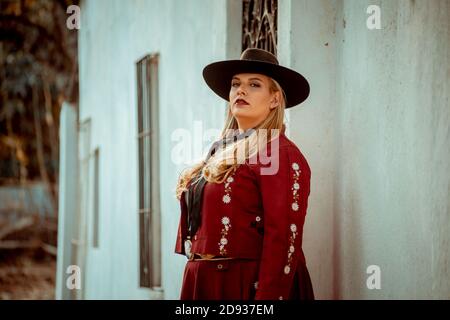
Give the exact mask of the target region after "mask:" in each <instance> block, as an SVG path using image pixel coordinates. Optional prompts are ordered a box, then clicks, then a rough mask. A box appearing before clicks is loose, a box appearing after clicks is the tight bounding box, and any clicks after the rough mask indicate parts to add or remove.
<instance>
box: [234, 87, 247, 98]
mask: <svg viewBox="0 0 450 320" xmlns="http://www.w3.org/2000/svg"><path fill="white" fill-rule="evenodd" d="M236 94H237V95H238V96H239V95H245V94H246V92H245V90H244V88H243V86H242V85H240V86H239V87H238V89H237V91H236Z"/></svg>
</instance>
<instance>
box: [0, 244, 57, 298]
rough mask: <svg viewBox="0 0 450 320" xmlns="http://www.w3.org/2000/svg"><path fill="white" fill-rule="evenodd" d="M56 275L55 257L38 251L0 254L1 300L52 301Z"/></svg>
mask: <svg viewBox="0 0 450 320" xmlns="http://www.w3.org/2000/svg"><path fill="white" fill-rule="evenodd" d="M55 276H56V260H55V258H54V257H52V256H50V255H48V254H47V253H46V252H45V251H43V250H41V249H35V250H13V251H11V250H2V251H0V300H42V299H44V300H52V299H54V298H55Z"/></svg>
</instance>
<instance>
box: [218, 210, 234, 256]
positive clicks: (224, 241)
mask: <svg viewBox="0 0 450 320" xmlns="http://www.w3.org/2000/svg"><path fill="white" fill-rule="evenodd" d="M221 222H222V224H223V228H222V231H221V238H220V241H219V251H220V254H221V255H222V256H224V255H226V254H227V249H225V246H226V245H227V244H228V239H227V236H228V230H230V228H231V224H230V218H228V217H227V216H225V217H222V221H221Z"/></svg>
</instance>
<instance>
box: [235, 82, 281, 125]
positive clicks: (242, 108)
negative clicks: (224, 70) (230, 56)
mask: <svg viewBox="0 0 450 320" xmlns="http://www.w3.org/2000/svg"><path fill="white" fill-rule="evenodd" d="M230 85H231V89H230V105H231V113H232V114H233V116H234V117H235V118H236V120H237V122H238V124H239V128H240V129H244V130H246V129H249V128H252V127H254V126H256V125H258V124H259V123H261V122H262V121H264V120H265V119H266V118H267V116H268V115H269V112H270V110H271V109H273V108H276V107H278V105H279V101H280V97H279V92H271V90H270V87H271V85H272V84H271V81H270V78H269V77H267V76H265V75H262V74H258V73H240V74H236V75H235V76H234V77H233V78H232V80H231V84H230Z"/></svg>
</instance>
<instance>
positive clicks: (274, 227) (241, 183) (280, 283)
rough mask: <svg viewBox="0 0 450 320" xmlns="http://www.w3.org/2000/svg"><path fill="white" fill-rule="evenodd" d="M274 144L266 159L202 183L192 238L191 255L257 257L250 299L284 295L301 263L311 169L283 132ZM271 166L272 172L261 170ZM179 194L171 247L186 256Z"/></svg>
mask: <svg viewBox="0 0 450 320" xmlns="http://www.w3.org/2000/svg"><path fill="white" fill-rule="evenodd" d="M276 142H278V143H274V142H272V143H273V146H272V145H271V143H269V144H268V148H267V151H266V153H267V155H268V158H269V159H271V163H267V161H266V162H265V163H266V164H264V163H263V162H264V159H262V160H261V159H259V160H258V161H257V162H256V161H254V160H255V158H253V159H250V160H247V162H246V163H245V164H242V165H240V166H239V167H238V169H237V170H236V172H235V173H234V174H233V175H232V176H231V177H229V178H228V179H227V181H225V182H224V183H221V184H217V183H207V184H206V185H205V188H204V194H203V204H202V221H201V225H200V227H199V229H198V230H197V233H196V234H195V236H194V237H193V239H192V252H194V253H201V254H215V255H222V256H229V257H238V258H253V259H260V270H259V277H258V289H257V291H256V296H255V299H266V300H273V299H280V298H281V299H282V298H287V297H288V296H289V292H290V290H291V286H292V284H293V281H294V280H293V279H294V275H295V272H296V271H297V269H298V266H299V264H305V263H306V262H305V257H304V255H303V251H302V234H303V224H304V221H305V216H306V211H307V207H308V197H309V193H310V177H311V170H310V168H309V165H308V163H307V161H306V159H305V158H304V156H303V155H302V153H301V152H300V150H299V149H298V148H297V146H296V145H295V144H294V143H293V142H291V141H290V140H289V139H288V138H287V137H286V136H285V135H284V133H282V134H281V135H280V136H279V138H278V139H277V141H276ZM277 144H278V145H279V147H278V148H276V145H277ZM272 147H275V148H274V149H273V150H272ZM277 149H278V152H276V150H277ZM266 153H265V154H266ZM277 153H278V157H277V156H276V154H277ZM272 155H274V156H272ZM266 160H267V158H266ZM253 162H256V163H253ZM277 167H278V168H277ZM270 168H271V169H272V170H271V171H273V172H271V173H274V174H267V172H264V171H262V170H268V169H270ZM269 173H270V172H269ZM184 195H185V194H184V193H183V194H182V196H181V199H180V200H181V201H180V204H181V218H180V224H179V228H178V237H177V241H176V247H175V252H176V253H179V254H185V252H184V240H185V239H186V214H187V207H186V203H185V200H184Z"/></svg>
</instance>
